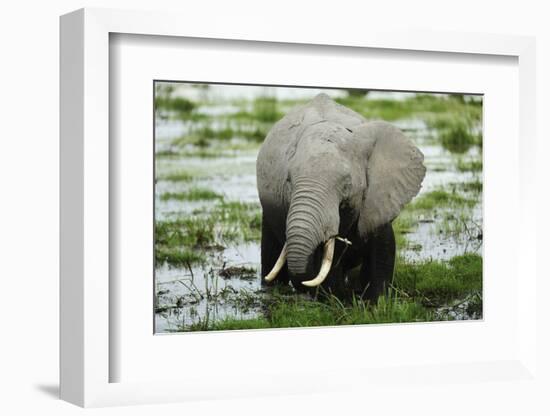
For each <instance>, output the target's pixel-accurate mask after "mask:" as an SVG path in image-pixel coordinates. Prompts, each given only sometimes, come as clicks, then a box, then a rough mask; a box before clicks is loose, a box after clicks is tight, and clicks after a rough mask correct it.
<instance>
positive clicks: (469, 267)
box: [393, 254, 483, 306]
mask: <svg viewBox="0 0 550 416" xmlns="http://www.w3.org/2000/svg"><path fill="white" fill-rule="evenodd" d="M482 269H483V264H482V258H481V256H479V255H478V254H465V255H462V256H456V257H454V258H452V259H451V260H450V261H448V262H443V261H435V260H425V261H421V262H405V261H400V262H398V263H397V265H396V270H395V276H394V283H393V284H394V286H395V287H396V288H397V289H398V291H399V292H400V293H402V294H405V295H406V296H407V297H409V298H412V299H416V300H418V301H419V302H421V303H422V304H424V305H427V306H441V305H445V304H446V303H448V302H451V301H452V300H454V299H461V298H465V297H467V296H468V295H470V294H472V293H474V292H476V291H481V285H482Z"/></svg>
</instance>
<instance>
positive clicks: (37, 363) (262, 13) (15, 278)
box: [0, 0, 550, 415]
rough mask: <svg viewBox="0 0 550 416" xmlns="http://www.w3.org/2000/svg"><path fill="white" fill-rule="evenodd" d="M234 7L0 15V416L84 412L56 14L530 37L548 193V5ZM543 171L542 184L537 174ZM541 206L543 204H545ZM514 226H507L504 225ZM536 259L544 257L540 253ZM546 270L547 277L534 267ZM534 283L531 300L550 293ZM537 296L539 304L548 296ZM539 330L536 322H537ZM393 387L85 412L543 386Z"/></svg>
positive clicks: (521, 393) (505, 408) (448, 407)
mask: <svg viewBox="0 0 550 416" xmlns="http://www.w3.org/2000/svg"><path fill="white" fill-rule="evenodd" d="M264 3H265V2H258V1H256V2H249V3H248V4H246V3H245V2H237V1H226V2H221V1H220V2H219V4H215V5H214V4H213V2H208V1H206V0H202V1H201V2H182V1H161V0H157V1H155V2H152V1H139V0H135V1H122V0H118V1H117V0H111V1H93V0H90V1H88V2H80V1H61V0H52V1H49V2H39V1H19V2H17V3H15V2H13V3H10V4H3V5H2V9H0V30H1V33H0V35H1V36H0V39H1V41H0V42H1V48H0V53H1V55H0V74H1V77H0V80H1V82H2V88H1V89H0V91H1V94H0V114H1V118H0V120H1V121H2V130H1V131H2V135H1V143H2V147H1V150H0V158H1V159H0V169H1V174H0V177H1V178H2V196H3V199H2V202H3V204H2V205H1V208H0V210H1V212H0V235H1V236H2V239H1V244H2V247H0V253H2V254H1V255H0V259H1V260H2V268H1V269H0V270H1V274H0V277H1V278H2V282H3V287H2V290H1V295H0V296H1V298H0V305H1V308H2V309H1V312H2V313H1V316H2V321H1V322H2V340H1V342H0V374H1V376H0V377H1V381H0V383H1V386H0V392H1V393H0V412H1V413H3V414H23V413H29V412H33V413H37V412H40V413H41V414H50V413H52V414H54V413H55V414H73V413H77V412H78V413H79V412H81V411H82V410H81V409H78V408H76V407H74V406H72V405H69V404H66V403H64V402H60V401H58V400H56V398H55V397H56V396H57V383H58V117H59V115H58V85H59V83H58V69H59V68H58V60H59V55H58V51H59V48H58V16H59V15H60V14H63V13H66V12H69V11H71V10H73V9H76V8H80V7H83V6H100V7H119V8H133V9H164V10H179V11H183V12H186V13H191V14H193V15H196V16H197V18H200V19H204V21H205V24H214V25H215V21H216V20H217V19H223V20H226V19H230V20H234V21H235V28H236V31H237V32H238V28H239V21H240V19H244V20H246V21H250V20H252V21H254V22H256V24H258V25H261V24H262V21H272V20H274V19H275V20H278V21H280V22H281V30H284V28H285V27H288V26H289V25H292V26H299V27H303V28H304V30H307V27H308V25H324V26H326V28H327V31H328V32H329V33H330V31H337V30H338V28H339V27H344V26H347V25H389V26H399V27H403V26H405V27H420V28H433V29H435V30H456V31H466V30H467V31H474V32H488V33H510V34H524V35H536V36H537V42H538V43H537V58H538V62H537V74H538V81H537V82H538V84H537V86H538V97H537V100H538V126H537V128H538V135H539V148H538V150H537V153H538V156H539V161H538V167H539V174H538V175H537V178H533V179H534V180H535V179H536V180H538V181H539V184H540V188H541V192H546V193H548V188H549V187H548V185H547V182H546V180H545V179H546V178H548V163H546V161H545V155H547V154H548V151H549V147H550V146H549V144H548V140H546V141H543V140H542V139H541V138H543V137H546V138H549V137H550V128H549V127H548V126H547V125H546V120H547V117H548V115H549V114H550V106H549V103H548V99H547V98H546V97H545V95H546V94H548V93H549V92H550V89H549V81H550V78H549V77H550V75H548V74H550V32H549V30H548V13H547V12H546V10H545V8H544V4H545V2H534V1H526V0H523V1H521V2H519V1H517V2H512V3H511V4H510V3H506V2H504V1H485V2H480V1H468V0H464V1H461V2H447V3H445V2H441V1H431V2H429V1H414V2H411V1H393V2H382V1H377V2H376V3H375V4H367V2H365V1H356V2H353V3H352V2H346V1H343V0H339V1H337V2H336V1H328V2H321V1H315V2H311V3H308V2H304V1H302V2H297V1H292V2H289V4H288V5H285V2H283V1H280V0H278V1H276V2H275V1H272V2H267V4H264ZM543 175H544V179H543ZM539 205H540V213H539V229H538V233H539V241H538V247H539V250H540V251H539V253H540V255H539V273H545V275H547V276H548V275H549V273H548V267H547V266H546V265H544V264H543V263H542V261H543V260H544V259H545V258H546V257H548V255H547V254H545V253H548V248H549V247H548V244H547V242H546V241H545V240H546V237H545V236H548V235H550V234H549V231H550V230H549V228H548V219H547V217H545V216H543V213H544V214H546V211H547V209H546V208H547V207H548V204H547V198H546V200H544V201H543V200H542V197H541V200H540V203H539ZM545 207H546V208H545ZM512 221H513V219H512ZM543 254H545V255H543ZM543 268H544V271H543V270H542V269H543ZM549 287H550V285H549V283H548V282H546V281H543V282H541V284H540V285H539V287H538V288H537V291H538V292H539V293H544V292H545V291H548V289H549ZM545 298H546V297H544V298H542V297H539V299H541V300H545ZM539 310H540V314H539V316H540V318H539V319H540V320H541V321H544V322H550V320H549V319H548V317H549V314H548V310H549V308H548V306H547V304H545V303H542V302H540V304H539ZM541 329H542V326H541ZM539 339H540V340H541V342H540V344H539V345H540V346H541V347H542V349H543V351H544V350H546V351H549V350H550V347H549V342H548V341H549V336H548V332H546V333H543V332H539ZM548 364H549V361H548V358H547V357H545V355H544V354H539V367H540V368H541V371H543V372H544V373H543V374H544V375H545V376H546V377H547V376H548V375H549V374H550V368H549V366H548ZM396 389H397V390H399V389H398V386H397V387H393V386H392V385H391V384H389V385H388V387H387V394H382V395H378V396H377V397H372V396H369V394H368V391H366V392H365V394H364V395H362V397H358V396H357V394H356V393H355V394H354V395H350V394H346V393H345V392H339V393H334V394H331V395H326V394H325V395H318V396H308V397H297V396H294V397H271V398H258V399H252V400H251V399H248V400H232V401H218V402H216V401H214V402H208V403H207V402H203V403H200V402H199V403H188V404H179V405H163V406H159V407H152V406H141V407H134V408H115V409H101V410H94V412H96V413H100V414H132V415H134V414H150V413H153V412H155V413H158V412H167V413H174V412H177V413H178V414H181V413H183V412H187V413H188V414H205V413H206V414H215V413H219V414H239V415H243V414H257V413H258V412H262V413H263V414H268V415H269V414H280V413H288V414H299V413H308V414H310V413H316V414H345V413H348V412H354V413H356V412H360V413H361V414H374V413H379V412H383V413H384V414H394V413H395V414H397V413H404V412H407V413H408V414H415V413H418V414H423V415H428V414H438V415H440V414H445V415H453V414H457V415H458V414H460V415H465V414H485V413H486V414H497V413H498V414H529V415H536V414H548V412H549V408H550V405H549V404H548V402H547V401H546V400H545V399H546V395H547V392H548V391H550V387H549V386H546V391H542V387H540V390H533V389H531V388H530V386H529V384H528V383H525V384H520V385H518V384H513V385H511V384H508V383H506V382H501V383H493V384H490V385H486V386H484V388H483V389H480V387H479V386H470V385H468V384H465V383H457V384H456V385H455V386H453V388H449V386H439V385H435V384H434V386H433V389H432V390H431V391H430V392H429V394H428V392H426V391H424V390H423V391H415V389H414V388H412V389H411V388H409V390H408V391H403V390H399V391H396V392H395V393H394V390H396Z"/></svg>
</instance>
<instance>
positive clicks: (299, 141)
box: [256, 94, 426, 301]
mask: <svg viewBox="0 0 550 416" xmlns="http://www.w3.org/2000/svg"><path fill="white" fill-rule="evenodd" d="M423 160H424V156H423V154H422V153H421V152H420V150H418V148H416V147H415V146H414V145H413V144H412V143H411V142H410V141H409V140H408V139H407V138H406V137H405V136H404V135H403V133H402V132H401V131H400V130H399V129H398V128H396V127H394V126H392V125H391V124H389V123H386V122H382V121H375V122H367V121H366V120H365V119H364V118H363V117H362V116H361V115H359V114H357V113H356V112H354V111H352V110H350V109H348V108H346V107H344V106H342V105H340V104H338V103H336V102H334V101H333V100H332V99H331V98H330V97H328V96H327V95H326V94H319V95H318V96H316V97H315V98H314V99H313V100H312V101H310V102H309V103H308V104H305V105H303V106H299V107H297V108H295V109H293V110H291V111H290V112H289V113H288V114H287V115H286V116H285V117H284V118H282V119H281V120H280V121H279V122H277V123H276V124H275V125H274V126H273V128H272V129H271V131H270V132H269V134H268V135H267V137H266V139H265V141H264V143H263V145H262V147H261V149H260V152H259V154H258V159H257V165H256V174H257V184H258V193H259V196H260V202H261V205H262V219H263V221H262V241H261V260H262V272H261V273H262V278H263V279H264V281H265V282H267V283H275V282H279V283H284V284H288V282H289V281H291V282H292V285H293V286H294V287H295V288H296V289H297V290H307V289H308V288H312V287H316V286H319V285H322V286H323V287H324V288H325V289H327V291H330V292H332V293H334V294H337V295H338V296H341V295H342V294H346V293H347V294H349V293H350V292H352V293H359V294H361V296H363V298H364V299H368V300H370V301H375V300H376V299H377V298H378V296H380V295H381V294H383V293H384V291H385V290H386V289H387V288H388V286H389V283H390V282H391V279H392V277H393V269H394V263H395V236H394V232H393V228H392V224H391V223H392V221H393V219H395V217H397V215H398V214H399V212H400V211H401V209H402V208H403V206H404V205H405V204H406V203H408V202H409V201H410V200H411V199H412V198H413V197H414V196H415V195H416V194H417V193H418V191H419V190H420V187H421V184H422V180H423V179H424V175H425V173H426V168H425V167H424V165H423Z"/></svg>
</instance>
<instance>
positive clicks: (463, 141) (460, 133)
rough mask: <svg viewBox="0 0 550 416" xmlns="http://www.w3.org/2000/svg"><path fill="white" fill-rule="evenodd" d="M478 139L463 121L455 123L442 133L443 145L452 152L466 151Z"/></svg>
mask: <svg viewBox="0 0 550 416" xmlns="http://www.w3.org/2000/svg"><path fill="white" fill-rule="evenodd" d="M476 141H477V140H476V136H474V135H473V134H472V133H470V131H469V128H468V127H467V126H466V125H464V124H462V123H458V124H455V125H453V126H451V127H450V128H448V129H447V130H444V131H443V132H442V133H441V144H442V146H443V147H444V148H445V149H447V150H449V151H450V152H452V153H466V152H467V151H468V150H469V149H470V147H472V146H473V145H474V144H475V143H476Z"/></svg>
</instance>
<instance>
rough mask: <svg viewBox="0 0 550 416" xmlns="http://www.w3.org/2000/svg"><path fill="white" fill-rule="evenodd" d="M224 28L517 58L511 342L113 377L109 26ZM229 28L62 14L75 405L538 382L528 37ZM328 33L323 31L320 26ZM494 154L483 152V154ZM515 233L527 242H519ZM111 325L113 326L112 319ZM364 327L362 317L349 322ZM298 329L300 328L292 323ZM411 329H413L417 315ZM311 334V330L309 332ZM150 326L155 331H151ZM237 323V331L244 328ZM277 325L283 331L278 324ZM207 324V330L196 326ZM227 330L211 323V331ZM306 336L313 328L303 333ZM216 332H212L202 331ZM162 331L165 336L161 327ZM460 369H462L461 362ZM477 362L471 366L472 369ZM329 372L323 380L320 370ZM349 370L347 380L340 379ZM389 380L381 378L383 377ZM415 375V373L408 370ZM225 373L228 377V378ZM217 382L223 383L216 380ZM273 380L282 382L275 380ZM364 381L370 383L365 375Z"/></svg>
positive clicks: (67, 378) (212, 33) (254, 35)
mask: <svg viewBox="0 0 550 416" xmlns="http://www.w3.org/2000/svg"><path fill="white" fill-rule="evenodd" d="M116 33H123V34H130V35H132V34H133V35H147V36H170V37H173V38H174V37H183V38H206V39H225V40H227V41H247V42H277V43H279V44H281V45H282V46H281V47H282V48H283V49H284V45H285V44H301V45H332V47H335V48H346V47H353V48H371V49H383V50H407V51H424V52H435V53H439V54H469V55H470V56H472V59H475V56H476V55H502V56H508V57H513V58H516V59H517V60H518V63H517V65H518V68H519V76H518V83H519V105H518V110H517V111H518V114H517V117H518V120H519V132H518V135H517V137H518V138H519V139H518V145H519V154H518V163H519V170H518V172H519V178H517V181H518V184H519V191H518V201H517V202H518V205H517V209H518V211H519V214H520V215H519V218H521V220H520V221H521V223H520V224H519V226H518V228H517V232H518V236H517V237H518V238H517V243H516V244H517V247H515V249H516V251H517V265H516V267H517V269H516V270H515V273H516V274H517V270H519V266H521V270H523V271H524V275H523V276H522V281H521V285H520V286H518V288H517V289H518V291H517V299H516V300H517V313H516V312H514V313H515V315H514V318H515V320H516V321H517V322H518V323H521V325H517V334H514V337H515V338H514V339H517V342H518V345H517V348H514V350H513V351H514V352H513V353H509V354H508V355H507V356H506V357H504V358H503V357H499V359H498V361H490V360H489V361H488V360H486V359H484V360H481V361H477V362H470V363H464V362H463V363H460V365H458V364H457V363H455V362H441V363H440V364H434V363H429V364H426V363H425V362H422V361H419V362H418V363H416V364H417V365H416V366H415V367H414V369H413V370H411V368H410V367H409V368H407V369H399V368H394V369H388V368H387V367H382V368H376V367H373V366H369V367H367V368H366V369H367V370H368V374H366V373H365V371H366V369H365V368H361V367H359V368H357V371H355V370H351V369H349V368H342V369H338V368H331V369H330V370H327V371H325V373H324V374H325V376H326V377H323V378H319V374H318V373H312V372H311V371H310V370H308V369H307V368H305V369H304V368H296V371H294V372H293V373H292V374H289V373H286V372H284V371H281V372H279V373H276V372H271V373H266V374H265V376H266V377H268V378H269V380H263V382H262V383H258V382H257V381H256V380H249V381H248V382H247V381H243V382H242V383H241V384H239V383H234V384H233V385H229V386H228V383H227V380H221V381H220V382H219V383H214V384H212V383H211V384H209V388H208V389H206V388H205V386H206V385H207V384H206V383H205V381H207V380H206V378H204V377H203V379H200V377H199V378H197V377H187V378H185V377H184V378H182V379H181V380H176V381H174V380H170V381H168V380H167V381H139V382H120V381H119V382H112V372H111V371H110V368H111V367H112V366H113V363H114V362H115V361H116V360H119V359H120V358H121V357H117V354H116V350H113V349H112V348H111V342H110V339H111V338H112V337H113V334H112V333H110V328H111V326H110V318H111V314H110V310H111V311H112V310H113V309H115V308H116V305H113V304H112V303H113V298H112V297H110V291H112V290H113V288H112V286H110V281H109V276H110V273H111V272H112V270H111V268H112V267H113V266H112V265H113V259H112V258H110V251H109V246H110V244H109V242H110V231H109V230H110V226H111V225H112V221H113V220H114V218H111V217H110V195H109V189H110V171H112V170H113V168H114V167H113V166H112V163H113V161H112V160H111V159H110V157H109V137H110V130H109V126H110V124H109V117H110V113H109V94H110V82H109V81H110V79H109V51H110V49H109V48H110V46H109V37H110V34H116ZM241 33H247V35H246V36H243V35H240V34H238V33H235V32H234V28H233V27H232V25H231V24H230V22H228V23H227V24H226V25H223V24H221V25H216V27H212V28H207V27H205V26H203V25H202V24H201V23H200V22H199V21H196V20H194V19H192V18H190V17H189V16H181V15H177V14H171V13H151V12H133V11H132V12H130V11H117V10H105V9H82V10H78V11H76V12H73V13H70V14H68V15H65V16H63V17H62V18H61V281H60V286H61V311H60V316H61V339H60V348H61V356H60V358H61V370H60V372H61V389H60V393H61V398H62V399H64V400H67V401H69V402H72V403H75V404H78V405H80V406H85V407H87V406H105V405H118V404H137V403H158V402H167V401H182V400H192V399H199V398H213V397H239V396H254V395H262V394H264V395H265V394H279V393H281V392H282V391H283V392H288V393H307V392H313V391H316V392H319V391H334V390H339V389H348V388H353V387H352V386H354V385H357V384H359V385H361V384H369V385H372V386H374V385H375V383H374V382H375V381H376V382H380V381H381V380H382V384H384V383H389V382H390V381H391V380H392V379H393V378H396V377H397V378H400V379H402V380H407V377H408V376H407V374H408V375H409V377H410V376H411V374H412V378H411V380H412V379H416V380H421V383H422V382H426V383H429V382H430V380H431V382H433V380H434V379H436V380H438V377H441V379H442V380H444V379H446V377H447V378H457V377H462V379H463V380H464V382H468V381H469V382H472V383H476V382H477V383H481V381H483V380H486V379H487V378H489V379H491V380H494V379H499V377H500V378H502V379H506V380H517V381H518V383H519V382H521V381H524V380H527V379H529V380H535V382H536V369H537V365H536V354H535V352H536V319H535V318H536V302H535V291H534V290H533V288H534V287H536V276H537V275H536V270H535V269H534V265H535V259H534V250H528V249H527V247H528V244H533V243H532V242H533V241H535V235H534V233H535V231H534V230H535V229H536V227H535V217H534V216H533V215H532V214H530V215H521V214H522V213H527V212H529V213H533V212H536V209H535V204H536V199H535V198H534V189H533V185H532V184H531V182H530V180H529V178H530V177H531V176H532V175H533V172H534V169H535V153H534V149H535V146H534V142H535V139H536V137H535V131H534V126H535V120H534V117H535V87H536V85H535V76H534V71H535V43H534V39H532V38H529V37H517V36H506V35H485V34H464V33H438V34H437V35H434V34H433V33H428V32H420V31H418V32H411V31H409V32H406V33H399V32H380V31H375V30H373V31H369V30H365V29H362V30H361V31H360V32H353V31H350V32H339V33H331V34H330V35H327V32H325V31H322V30H319V31H318V32H315V31H308V32H307V33H301V32H297V31H292V30H285V31H281V30H279V28H278V27H277V26H276V25H273V26H271V25H264V26H262V28H261V29H259V28H257V27H251V28H250V30H249V31H248V30H246V28H243V27H241ZM327 36H328V37H327ZM489 157H490V155H489ZM520 242H531V243H526V244H527V245H526V244H523V245H522V244H520ZM111 330H112V328H111ZM353 330H356V331H361V328H353ZM294 331H295V332H294V333H296V331H300V330H294ZM407 331H409V332H411V331H412V332H414V331H415V330H414V326H408V327H407ZM310 334H312V332H310ZM151 335H152V334H151ZM240 335H243V334H240ZM279 335H280V336H284V335H283V334H282V333H281V334H279ZM202 336H208V335H202ZM221 336H225V337H228V336H229V335H228V334H216V337H217V338H216V340H217V341H219V338H218V337H221ZM309 336H311V335H309ZM210 339H213V338H210ZM163 342H164V343H170V342H171V341H170V337H163ZM465 370H467V371H465ZM472 373H474V374H478V375H479V374H481V376H479V377H477V376H474V377H470V375H469V374H472ZM327 380H331V381H327ZM342 380H346V381H342ZM384 380H385V381H384ZM410 382H412V381H410ZM224 383H225V384H224ZM224 386H225V387H224ZM275 386H284V388H280V389H278V390H276V391H274V387H275ZM372 386H371V387H372Z"/></svg>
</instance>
